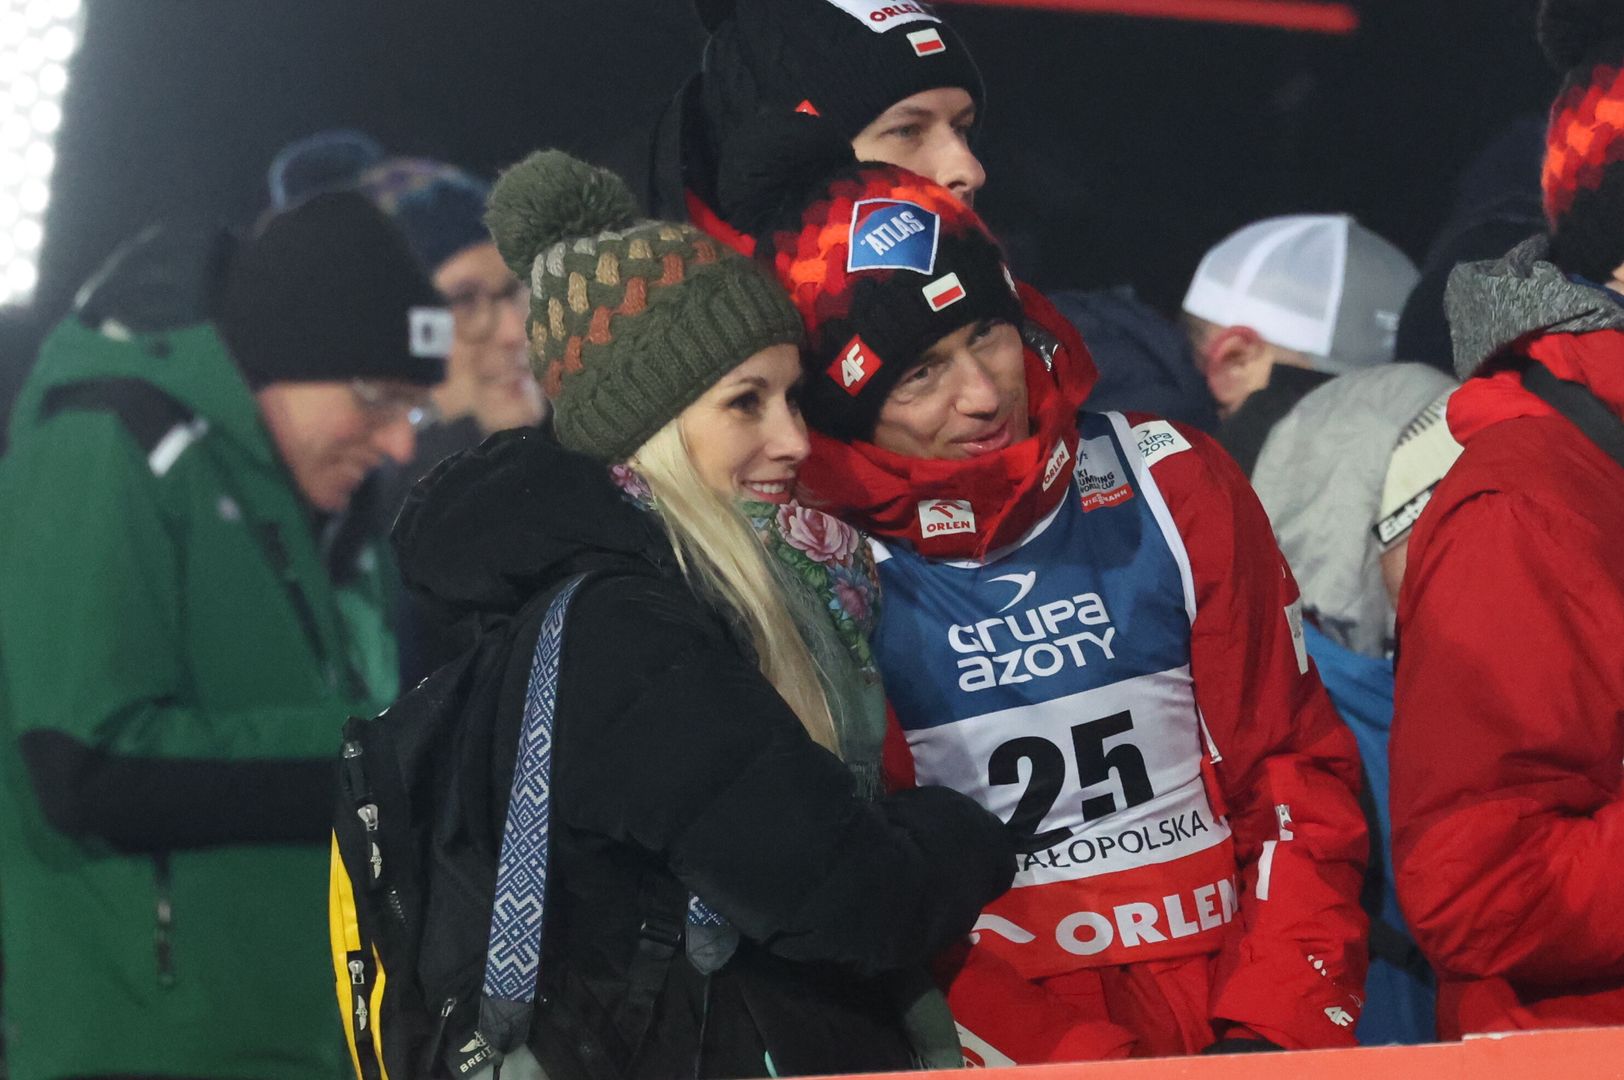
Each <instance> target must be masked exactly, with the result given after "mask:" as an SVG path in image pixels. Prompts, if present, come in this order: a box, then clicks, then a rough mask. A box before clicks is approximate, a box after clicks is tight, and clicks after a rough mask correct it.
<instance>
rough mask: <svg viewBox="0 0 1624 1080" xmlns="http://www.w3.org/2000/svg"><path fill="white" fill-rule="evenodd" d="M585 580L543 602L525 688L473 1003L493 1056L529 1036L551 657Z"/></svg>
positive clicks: (542, 895)
mask: <svg viewBox="0 0 1624 1080" xmlns="http://www.w3.org/2000/svg"><path fill="white" fill-rule="evenodd" d="M587 578H588V575H587V574H577V575H576V576H575V577H572V578H570V579H569V580H568V581H566V582H565V583H564V584H563V586H562V587H561V588H559V589H558V590H557V592H556V593H555V594H554V595H553V598H552V600H551V601H550V602H549V603H548V606H547V614H546V615H545V616H544V618H543V620H542V624H541V632H540V633H539V634H538V635H537V637H536V648H535V652H534V654H533V656H532V659H531V664H530V679H529V683H528V685H527V687H526V691H525V701H524V716H523V720H522V723H521V727H520V730H519V748H518V757H517V760H516V762H515V765H514V770H513V785H512V789H511V791H510V793H509V798H508V807H507V818H506V822H505V823H504V825H503V828H502V846H501V854H500V856H499V859H498V863H497V871H496V897H495V903H494V904H493V905H492V908H491V928H490V942H489V948H488V950H487V952H486V956H485V979H484V983H483V985H482V987H481V995H480V1002H479V1022H478V1031H479V1034H480V1035H481V1036H482V1037H483V1038H484V1040H485V1042H486V1043H488V1044H489V1045H490V1046H491V1048H492V1049H494V1050H495V1051H496V1052H497V1053H498V1054H500V1055H506V1054H509V1053H511V1052H513V1051H514V1050H516V1049H517V1048H518V1047H519V1046H521V1045H523V1043H524V1041H525V1038H526V1036H527V1035H528V1034H529V1032H530V1020H531V1015H532V1013H533V1011H534V1008H535V1000H536V990H537V986H538V984H539V980H540V976H541V941H542V930H543V923H544V920H545V914H546V902H547V860H548V849H549V834H548V833H549V831H548V821H549V816H550V813H551V801H552V799H551V795H552V792H551V788H552V752H553V720H554V713H555V711H556V706H557V702H558V680H559V658H560V656H561V655H562V653H563V647H564V622H565V616H566V615H567V614H568V612H569V606H570V603H571V602H572V601H573V600H574V599H575V596H576V594H577V593H579V592H580V589H581V585H582V584H583V583H584V582H585V581H586V580H587Z"/></svg>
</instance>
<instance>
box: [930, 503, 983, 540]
mask: <svg viewBox="0 0 1624 1080" xmlns="http://www.w3.org/2000/svg"><path fill="white" fill-rule="evenodd" d="M975 531H976V514H975V511H974V510H972V509H971V508H970V504H969V503H968V502H966V501H965V500H963V499H922V500H921V501H920V503H919V532H920V535H922V536H946V535H949V534H951V533H973V532H975Z"/></svg>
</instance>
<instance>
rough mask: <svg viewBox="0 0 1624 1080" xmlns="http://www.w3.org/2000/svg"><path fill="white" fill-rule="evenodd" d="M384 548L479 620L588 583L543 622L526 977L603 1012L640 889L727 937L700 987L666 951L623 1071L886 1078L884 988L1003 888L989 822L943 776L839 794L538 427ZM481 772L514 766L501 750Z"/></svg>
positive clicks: (423, 507) (833, 772)
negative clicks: (899, 789) (572, 579)
mask: <svg viewBox="0 0 1624 1080" xmlns="http://www.w3.org/2000/svg"><path fill="white" fill-rule="evenodd" d="M395 542H396V546H397V550H398V553H399V556H400V563H401V568H402V572H403V574H404V576H405V578H406V580H407V581H408V583H409V584H410V585H411V586H412V587H414V588H416V589H419V590H422V591H424V592H427V593H429V594H431V595H432V596H433V597H434V598H435V600H436V601H438V602H439V603H442V604H447V605H450V606H452V607H454V608H459V609H461V610H463V611H464V612H467V613H470V614H473V615H475V616H476V617H477V616H480V615H486V616H497V617H501V616H506V615H511V614H512V613H513V612H515V611H517V610H518V609H519V608H520V607H522V606H523V605H524V603H525V602H526V600H528V599H529V598H530V597H532V596H533V595H534V594H535V593H537V592H538V591H539V590H542V589H544V588H546V587H547V586H548V585H549V584H551V583H554V582H556V581H558V580H561V579H562V578H564V577H567V576H569V575H571V574H574V573H576V572H579V571H582V570H593V571H596V572H597V573H598V576H597V577H596V578H594V580H592V581H590V582H589V583H588V584H587V585H586V586H585V587H584V588H583V589H582V591H581V592H580V594H579V595H578V596H577V598H576V600H575V602H574V606H573V607H572V608H571V612H570V616H569V622H568V625H567V626H566V628H565V636H564V650H563V654H562V661H561V675H560V682H559V699H558V700H559V706H558V720H557V736H556V743H555V749H554V766H553V788H552V791H553V840H552V851H553V856H552V859H553V862H552V868H553V869H552V873H551V878H550V883H551V888H550V897H549V908H548V923H547V925H548V940H547V942H546V945H545V952H544V960H543V971H544V976H543V977H544V980H552V981H554V982H556V983H558V984H559V985H561V986H563V988H564V990H563V992H565V993H567V994H574V995H576V996H577V997H581V996H584V997H585V998H587V999H590V1000H588V1001H587V1002H586V1003H585V1007H586V1011H587V1012H596V1011H601V1012H602V1013H603V1014H606V1015H607V1016H609V1017H611V1018H613V1017H614V1015H615V1013H616V1009H617V1006H618V1005H619V999H620V998H621V997H622V996H623V995H624V993H625V987H626V972H627V969H628V967H629V965H630V964H631V962H632V960H631V958H632V955H633V952H634V951H635V949H636V948H637V942H638V931H639V923H640V921H641V920H642V918H643V917H644V915H645V914H646V910H647V905H648V898H649V897H651V896H667V897H668V896H670V895H672V894H675V895H676V896H677V897H678V902H679V904H680V902H681V900H682V899H683V898H685V896H686V895H687V894H689V893H691V894H693V895H695V896H698V897H700V898H701V899H703V900H704V901H705V902H706V904H708V905H709V906H710V907H711V908H712V909H713V910H715V911H716V912H717V913H719V914H720V915H722V916H723V917H725V918H726V919H727V920H728V922H729V923H731V924H732V925H733V926H734V927H735V928H736V929H737V930H738V931H739V933H740V935H741V938H742V942H741V944H740V947H739V949H738V951H737V952H736V953H735V954H734V956H733V958H732V959H731V960H730V961H729V962H728V964H727V965H726V966H725V967H724V968H723V969H722V970H721V971H720V972H718V973H717V974H716V975H714V976H712V977H711V978H710V979H709V980H708V982H709V985H708V986H707V980H706V979H705V978H704V977H702V976H700V975H699V973H698V971H697V970H696V969H695V968H693V967H692V966H691V965H690V964H689V963H688V962H687V961H686V960H684V959H683V958H682V956H681V955H680V954H679V955H678V957H677V958H676V959H675V960H674V961H673V962H672V963H671V965H670V970H669V974H668V977H667V980H666V983H665V986H664V990H663V992H662V994H661V997H660V999H659V1004H658V1006H657V1011H656V1015H655V1017H654V1021H653V1024H652V1029H651V1031H650V1035H649V1038H648V1040H647V1041H646V1043H645V1044H644V1046H643V1048H642V1050H641V1051H640V1052H639V1053H638V1054H637V1055H636V1057H635V1060H634V1067H633V1069H632V1072H633V1073H634V1074H636V1075H641V1076H651V1077H652V1076H675V1075H695V1074H696V1059H697V1065H698V1070H697V1073H698V1075H707V1076H727V1075H763V1074H764V1073H765V1072H767V1071H768V1069H769V1068H770V1069H772V1070H776V1071H777V1073H778V1074H779V1075H786V1074H789V1073H817V1072H834V1071H843V1072H844V1071H851V1072H857V1071H878V1070H881V1069H892V1068H905V1067H907V1066H908V1065H909V1064H910V1061H909V1050H908V1048H907V1045H906V1040H905V1039H904V1038H903V1036H902V1033H901V1025H900V1021H899V1017H898V1015H897V1013H896V1008H895V1006H894V1005H893V1004H892V999H891V997H890V996H889V995H888V993H887V992H886V987H885V984H884V977H885V976H886V975H887V974H888V973H893V972H898V971H902V970H904V969H908V968H916V967H917V966H918V965H920V964H921V963H923V962H924V961H926V960H927V959H928V958H929V957H930V956H931V955H932V954H933V953H934V952H936V951H937V950H938V949H939V948H940V947H941V946H943V945H944V944H946V943H948V942H949V941H951V940H953V939H954V938H957V937H960V936H962V935H964V934H965V933H967V932H968V931H969V929H970V927H971V926H972V924H973V923H974V922H975V919H976V917H977V914H978V913H979V912H980V910H981V908H982V906H983V905H985V904H986V903H987V902H988V901H990V900H992V899H993V898H994V897H996V896H997V895H999V894H1000V893H1002V892H1003V891H1004V890H1005V889H1006V888H1007V887H1008V885H1009V882H1010V880H1011V877H1012V875H1013V871H1014V856H1013V853H1012V850H1011V848H1010V847H1009V842H1008V840H1007V838H1006V836H1005V832H1004V828H1003V826H1002V824H1001V823H1000V822H998V820H997V819H996V818H994V817H992V816H991V815H989V814H987V813H986V812H984V811H983V810H981V809H980V808H979V807H978V806H976V805H975V804H974V803H973V802H971V801H970V800H969V799H967V798H964V797H963V796H961V795H959V794H957V793H956V792H952V791H949V790H947V789H944V788H922V789H918V790H915V791H909V792H905V793H901V794H898V795H894V796H889V797H886V798H883V799H881V800H879V801H878V802H867V801H864V800H862V799H861V798H859V797H858V796H857V795H856V793H855V790H854V786H853V781H852V778H851V774H850V773H849V771H848V770H847V769H846V768H845V766H844V765H843V764H842V763H841V761H840V760H839V759H838V758H837V757H836V756H835V755H833V754H830V753H829V752H827V751H825V750H824V749H822V748H821V747H819V746H818V745H816V744H815V743H814V742H812V740H811V739H810V738H809V737H808V736H807V735H806V733H805V731H804V729H803V728H802V727H801V724H800V723H799V721H798V720H797V718H796V717H795V715H794V713H793V712H792V711H791V710H790V709H789V707H788V706H787V705H786V704H785V703H784V701H783V700H782V699H781V698H780V697H779V696H778V694H777V693H776V692H775V691H774V690H773V688H772V686H771V685H770V684H769V683H768V682H767V681H766V680H765V679H764V678H763V677H762V676H761V674H760V673H759V671H758V670H757V669H756V667H755V664H754V662H753V661H752V659H751V658H750V657H749V656H748V650H747V649H744V648H741V647H740V645H739V643H738V642H737V641H736V640H735V638H734V636H733V634H732V633H731V632H730V630H729V628H728V626H727V625H726V623H725V622H724V621H723V620H722V619H721V618H719V617H718V615H717V613H716V612H715V611H714V610H713V609H712V608H711V607H710V606H708V605H707V604H705V603H703V602H702V601H700V600H699V599H698V598H696V596H695V594H694V593H693V592H692V591H691V590H690V589H689V587H688V585H687V584H686V582H685V580H684V579H683V577H682V576H681V574H680V572H679V571H678V569H677V566H676V561H675V558H674V556H673V554H672V551H671V548H670V546H669V544H668V542H667V540H666V539H665V537H664V535H663V532H662V530H661V528H660V526H659V523H658V521H657V520H656V519H655V518H654V517H653V515H651V514H649V513H647V512H645V511H643V510H641V509H639V508H638V507H637V506H635V505H634V504H633V503H631V502H630V501H628V500H627V499H626V498H624V497H623V496H622V495H621V493H620V491H619V489H618V488H616V487H615V486H614V485H613V483H612V482H611V480H610V478H609V476H608V471H607V470H606V469H605V468H604V467H603V466H602V465H600V464H597V463H595V462H593V461H592V460H590V459H588V458H585V457H583V456H581V455H578V454H574V453H572V452H569V451H566V450H563V449H561V448H560V447H558V446H557V445H556V444H555V443H553V442H551V441H550V440H549V438H548V437H547V436H545V435H544V434H542V433H540V432H536V431H528V430H520V431H510V432H503V433H500V434H498V435H495V436H493V437H492V438H490V439H489V440H487V441H486V442H485V443H484V444H483V445H482V446H481V447H479V448H478V449H477V450H473V451H469V452H467V453H464V454H461V455H458V456H456V457H454V458H452V459H450V460H449V461H447V462H446V463H444V464H442V465H441V466H440V467H439V468H437V469H436V470H435V471H434V472H433V473H432V474H431V475H430V476H429V478H428V479H427V480H426V481H425V482H424V483H423V484H422V485H420V486H419V488H418V489H417V490H415V491H414V492H413V494H412V495H411V497H410V498H409V499H408V501H407V504H406V507H405V509H404V510H403V511H402V514H401V518H400V520H399V522H398V524H397V526H396V531H395ZM534 638H535V631H534V630H532V631H531V632H530V633H529V634H528V635H520V640H518V641H516V642H515V644H514V646H513V649H512V652H511V655H510V659H509V661H508V663H507V671H506V675H505V677H504V678H505V681H504V688H503V699H502V705H501V708H500V715H501V717H502V718H503V719H502V720H501V721H499V724H498V734H497V738H498V739H502V738H507V739H509V740H516V738H517V730H518V722H519V715H520V713H521V711H522V700H523V695H524V690H525V684H526V681H527V678H528V674H529V663H530V657H531V649H532V647H533V644H534ZM493 761H496V762H498V763H500V762H503V761H505V762H506V763H507V766H506V767H507V769H508V770H511V767H512V765H511V762H512V752H511V748H509V749H508V751H507V752H506V753H497V754H493ZM501 767H502V766H501V765H500V764H498V765H497V766H496V767H495V770H494V771H499V770H500V769H501ZM510 780H511V776H510V775H508V776H493V777H492V780H491V786H492V790H495V791H500V792H505V791H507V790H508V787H509V782H510ZM502 817H503V814H502V813H501V812H498V813H494V814H493V820H492V830H493V832H492V837H493V845H494V844H495V843H496V842H497V841H498V839H499V835H500V829H501V821H502ZM768 1053H770V1054H771V1055H772V1061H771V1063H770V1065H766V1063H764V1061H763V1054H768Z"/></svg>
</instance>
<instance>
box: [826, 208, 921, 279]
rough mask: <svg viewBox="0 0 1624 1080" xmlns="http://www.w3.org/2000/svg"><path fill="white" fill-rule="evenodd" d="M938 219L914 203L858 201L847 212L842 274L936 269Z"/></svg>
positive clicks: (916, 271)
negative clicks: (848, 219) (848, 217)
mask: <svg viewBox="0 0 1624 1080" xmlns="http://www.w3.org/2000/svg"><path fill="white" fill-rule="evenodd" d="M940 232H941V219H940V218H939V217H937V216H936V215H935V214H933V213H931V212H930V211H929V210H926V209H925V208H924V207H923V206H919V205H918V204H916V203H911V202H904V201H903V200H901V199H860V200H858V202H857V204H856V205H855V206H853V207H852V208H851V232H850V235H849V236H848V238H847V239H848V242H849V244H848V250H847V252H846V272H847V273H848V274H849V273H852V272H853V271H857V270H912V271H914V272H915V273H918V274H928V273H930V272H931V271H932V270H934V269H936V241H937V237H938V235H939V233H940Z"/></svg>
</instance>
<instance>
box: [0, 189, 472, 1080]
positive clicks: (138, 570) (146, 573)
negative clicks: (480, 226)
mask: <svg viewBox="0 0 1624 1080" xmlns="http://www.w3.org/2000/svg"><path fill="white" fill-rule="evenodd" d="M441 305H442V301H441V300H440V299H439V297H438V295H437V294H436V293H435V291H434V290H433V288H432V286H431V285H430V284H429V282H428V281H427V279H426V278H425V277H424V276H423V274H422V272H421V271H420V270H419V269H417V267H416V265H415V263H414V262H413V259H412V256H411V254H410V251H409V250H408V248H407V247H406V245H405V242H404V240H403V239H402V238H401V237H400V236H399V234H398V233H397V232H396V231H395V229H394V227H393V226H392V225H391V224H390V223H389V222H388V221H387V220H386V219H384V218H383V217H382V216H381V214H379V212H378V211H377V210H376V209H375V208H373V207H372V206H371V205H370V204H369V203H368V202H367V201H366V200H365V199H364V198H362V197H361V196H359V195H354V194H336V195H324V196H320V197H318V198H316V199H312V200H310V201H309V202H307V203H305V204H303V205H301V206H300V207H298V208H297V209H295V210H291V211H289V212H288V213H286V214H283V215H281V216H279V217H278V218H275V219H273V220H272V221H270V222H269V223H268V224H267V225H266V226H265V227H264V228H263V229H262V230H261V232H260V233H259V234H258V235H256V236H255V237H253V238H252V239H250V240H248V241H246V242H245V243H244V244H243V245H241V246H240V247H238V248H236V249H235V250H233V249H232V246H231V245H230V244H229V243H228V242H225V241H224V240H223V238H213V239H212V240H211V239H209V238H206V237H202V236H198V235H193V236H190V237H188V236H185V235H183V234H180V233H174V232H165V231H163V230H149V232H148V233H145V234H143V235H142V236H141V237H140V238H138V239H137V240H136V241H134V242H132V244H131V245H129V246H127V247H126V248H125V249H124V250H123V251H122V252H121V254H120V255H119V256H117V257H115V260H114V262H113V264H112V265H111V266H110V267H109V269H108V270H106V271H104V272H103V274H102V275H101V276H100V277H98V279H96V280H95V281H93V282H92V283H91V284H90V285H89V286H87V287H86V289H85V290H84V291H83V292H82V293H81V300H80V302H79V306H78V309H77V310H76V311H75V313H74V315H72V316H71V317H70V318H68V319H67V320H66V321H65V322H64V323H63V324H62V325H61V326H59V327H58V328H57V329H56V330H55V331H54V332H53V333H52V334H51V336H50V337H49V338H48V339H47V340H46V342H45V344H44V346H43V348H42V349H41V354H40V360H39V363H38V366H37V367H36V369H35V370H34V372H33V373H32V375H31V377H30V379H29V381H28V383H27V385H26V386H25V387H24V390H23V393H22V395H21V397H20V398H19V400H18V404H17V409H16V413H15V416H14V420H13V423H12V425H11V445H10V448H9V450H8V451H7V452H6V454H5V456H4V457H3V458H0V934H3V947H4V954H5V980H6V985H5V995H4V997H5V1005H6V1011H7V1022H8V1027H9V1029H10V1031H9V1035H10V1038H9V1040H8V1051H9V1053H10V1055H11V1059H10V1068H11V1076H12V1078H13V1080H56V1078H65V1077H75V1078H79V1077H106V1076H115V1075H116V1076H141V1077H144V1078H145V1077H165V1078H168V1077H209V1078H253V1080H310V1078H322V1077H337V1076H339V1075H341V1074H342V1071H343V1069H344V1053H343V1049H342V1041H341V1035H340V1028H339V1015H338V1010H337V1008H336V1001H335V999H334V996H333V991H332V982H331V970H330V967H329V962H328V959H327V948H326V900H325V897H326V876H327V864H328V847H327V836H328V829H329V822H330V820H331V812H332V807H333V794H332V780H333V776H334V775H335V773H334V768H335V765H334V763H335V761H336V756H337V755H336V751H337V749H338V743H339V732H340V728H341V725H342V723H343V721H344V718H345V717H346V715H348V714H351V713H363V712H371V711H376V710H378V709H379V708H381V707H382V706H383V705H384V704H385V703H387V701H388V700H389V699H390V698H391V697H392V696H393V694H394V691H395V686H394V664H393V657H392V649H391V647H390V642H389V639H388V637H387V630H386V626H387V620H386V617H385V613H384V612H382V611H380V610H378V607H377V603H376V600H377V598H378V597H381V596H382V595H383V591H382V589H381V587H380V584H381V583H380V581H379V575H380V573H381V572H382V570H383V569H384V566H383V564H381V563H380V562H379V561H378V553H377V552H376V551H375V550H373V549H372V548H366V547H363V548H362V549H361V550H360V551H359V553H358V554H356V555H354V556H353V560H354V562H355V563H356V565H355V566H354V567H351V568H350V569H351V570H352V572H351V573H348V574H346V575H344V577H345V578H346V579H347V581H348V584H347V585H346V586H345V587H344V588H343V589H340V588H339V587H337V586H336V585H335V584H334V575H333V573H332V572H331V567H330V566H329V565H328V564H327V563H328V559H327V553H326V552H325V551H324V545H323V538H324V537H328V536H331V535H333V534H334V533H335V532H336V531H337V529H336V526H337V524H338V523H339V521H340V519H341V516H342V514H343V513H344V511H345V510H346V508H347V506H348V503H349V501H350V497H351V495H352V494H353V493H354V492H355V490H356V488H357V487H358V486H359V485H360V484H361V482H362V480H363V479H364V478H365V477H366V475H367V474H368V473H369V472H370V471H371V470H372V468H373V467H374V466H376V465H378V464H379V463H380V462H382V461H383V460H384V459H385V458H392V459H394V460H396V461H401V462H404V461H406V460H408V459H410V457H411V455H412V452H413V439H414V435H413V427H412V423H413V419H414V415H415V412H414V410H416V409H417V408H419V407H420V406H421V405H422V404H424V402H425V401H426V398H427V392H428V388H429V387H430V386H431V385H432V384H433V383H435V382H436V381H438V380H439V378H440V377H441V371H442V358H443V356H444V352H445V347H446V345H447V344H448V342H449V340H450V313H449V312H448V311H446V310H444V308H443V307H442V306H441Z"/></svg>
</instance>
